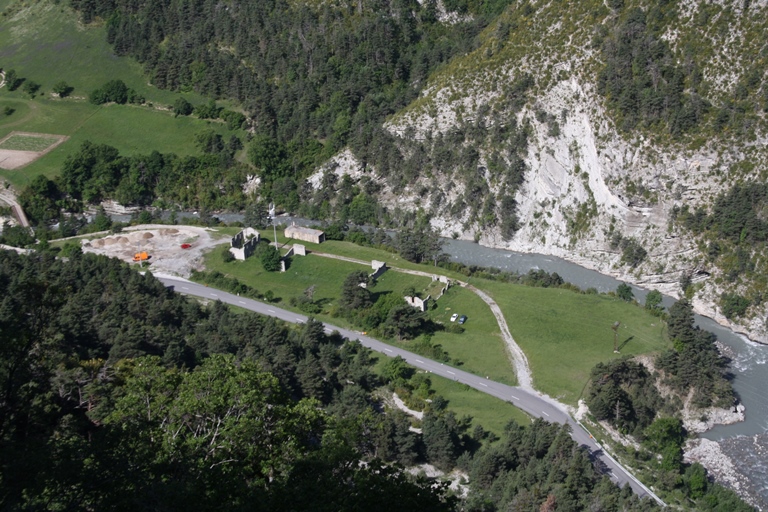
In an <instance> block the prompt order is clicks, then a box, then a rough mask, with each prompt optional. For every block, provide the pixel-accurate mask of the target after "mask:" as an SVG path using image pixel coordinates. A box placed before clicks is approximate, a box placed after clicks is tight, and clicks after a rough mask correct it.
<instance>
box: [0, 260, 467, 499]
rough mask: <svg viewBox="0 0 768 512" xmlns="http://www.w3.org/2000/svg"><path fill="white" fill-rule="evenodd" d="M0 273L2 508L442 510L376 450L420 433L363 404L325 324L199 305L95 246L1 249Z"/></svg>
mask: <svg viewBox="0 0 768 512" xmlns="http://www.w3.org/2000/svg"><path fill="white" fill-rule="evenodd" d="M0 282H2V286H3V290H4V291H5V293H4V294H3V299H2V305H1V307H0V336H2V343H0V351H1V352H2V353H1V354H0V355H1V356H2V357H0V383H1V384H2V395H1V396H0V449H1V450H2V453H3V454H4V456H3V458H2V462H0V475H1V476H2V478H1V479H0V490H1V491H2V492H0V503H1V504H2V507H3V508H4V509H6V510H20V509H29V508H41V509H51V508H81V507H84V506H85V507H88V508H94V509H106V508H109V509H117V510H135V509H136V508H140V509H144V508H146V507H147V506H150V507H151V508H153V509H156V508H163V509H185V508H186V509H188V508H190V507H191V508H194V509H196V510H213V509H220V507H221V506H225V507H226V508H228V509H248V510H253V509H254V507H256V509H257V510H259V509H263V510H274V509H285V508H286V506H287V504H288V503H293V502H294V500H296V502H297V503H304V504H309V503H311V502H312V500H313V499H315V497H316V496H317V495H316V494H315V493H317V492H320V491H322V492H321V494H322V495H323V496H324V497H325V498H326V500H327V501H325V502H323V503H322V504H321V505H318V506H317V507H314V508H315V509H318V510H359V509H360V507H362V508H366V509H367V508H373V509H375V508H376V507H375V504H376V503H381V502H383V501H384V500H385V499H392V498H393V496H394V497H395V499H402V500H404V503H412V504H413V506H415V507H426V509H427V510H449V509H451V508H452V507H451V500H450V499H449V498H447V497H446V496H445V494H444V492H443V490H441V489H440V488H433V486H432V485H431V484H428V483H426V482H423V481H422V482H411V481H410V480H409V479H407V478H405V477H404V476H403V475H402V474H401V473H400V472H399V471H397V470H395V469H394V468H392V469H389V468H386V467H383V466H382V465H381V463H379V462H377V461H375V460H374V458H375V454H376V452H377V450H381V448H379V447H380V446H384V445H387V444H388V443H391V442H392V441H391V440H390V439H389V436H390V435H391V436H399V437H400V438H406V439H405V440H404V441H403V442H406V441H408V439H410V441H408V442H411V443H413V444H414V445H417V443H418V438H417V437H416V435H415V434H414V433H412V432H409V430H408V424H407V422H406V423H405V424H403V422H402V419H401V418H399V416H398V415H397V414H389V415H378V414H375V413H374V408H373V401H372V400H371V398H370V397H369V395H368V393H369V392H370V391H371V390H372V389H373V387H375V386H377V385H379V382H380V380H379V377H378V376H377V375H376V374H374V373H373V372H372V368H371V364H372V359H371V357H370V355H369V352H368V350H367V349H365V348H363V347H362V346H361V345H360V344H359V343H356V342H346V341H345V340H342V339H341V338H339V337H338V336H337V335H326V334H325V333H324V330H323V326H322V324H321V323H319V322H315V321H309V322H307V323H306V324H304V325H303V326H301V327H300V328H298V329H291V328H288V327H286V326H285V324H282V323H281V322H278V321H276V320H274V319H272V318H266V317H260V316H257V315H254V314H233V313H231V312H230V311H229V309H228V308H227V307H226V306H224V305H222V304H221V303H215V304H213V305H211V306H210V307H208V308H204V307H202V306H200V305H199V304H198V303H196V302H194V301H188V300H186V299H185V298H183V297H182V296H180V295H176V294H174V293H173V292H171V291H169V290H168V289H166V288H165V286H163V285H162V284H161V283H160V282H159V281H157V280H155V279H154V278H153V277H152V276H151V275H149V274H147V275H144V276H142V275H140V274H138V273H136V272H135V271H133V270H131V269H130V268H128V266H126V265H125V264H123V263H121V262H119V261H117V260H110V259H107V258H104V257H96V256H91V255H78V254H75V255H73V256H72V257H70V259H69V261H67V262H65V261H61V260H54V259H52V258H50V257H48V256H45V255H43V256H31V257H24V256H19V255H17V254H16V253H13V252H7V251H3V252H0ZM266 372H269V373H266ZM374 425H375V428H373V430H372V431H371V430H368V429H370V428H371V427H374ZM398 425H399V426H398ZM380 433H383V434H380ZM321 439H322V440H323V442H322V443H321V442H320V440H321ZM353 439H356V441H352V440H353ZM359 449H363V451H362V452H361V451H358V450H359ZM414 451H415V455H414V456H415V457H418V456H419V455H418V454H419V453H420V451H419V449H418V448H417V449H416V450H414ZM361 458H362V459H366V460H370V461H371V464H370V465H366V466H360V465H358V462H359V460H361ZM330 475H336V476H335V477H333V478H331V477H330ZM326 477H327V478H326ZM360 486H362V489H364V490H360V488H359V487H360ZM369 487H370V488H369ZM398 496H399V498H398ZM148 503H151V505H148Z"/></svg>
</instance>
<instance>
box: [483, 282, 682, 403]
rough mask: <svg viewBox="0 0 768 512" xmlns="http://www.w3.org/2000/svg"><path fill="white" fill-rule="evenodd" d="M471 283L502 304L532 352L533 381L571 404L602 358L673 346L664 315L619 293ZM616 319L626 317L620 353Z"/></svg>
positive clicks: (511, 324)
mask: <svg viewBox="0 0 768 512" xmlns="http://www.w3.org/2000/svg"><path fill="white" fill-rule="evenodd" d="M472 284H474V285H475V286H477V287H478V288H482V289H484V290H486V291H488V292H490V293H491V295H492V296H493V297H494V299H495V300H496V302H497V303H498V304H499V307H500V308H501V310H502V312H503V313H504V317H505V318H506V320H507V324H508V325H509V330H510V331H511V333H512V336H513V337H514V338H515V340H516V341H517V343H518V344H519V345H520V347H521V348H522V349H523V351H524V352H525V354H526V356H527V357H528V362H529V363H530V366H531V371H532V373H533V383H534V386H535V387H536V388H537V389H539V390H541V391H544V392H545V393H547V394H549V395H551V396H553V397H555V398H557V399H558V400H560V401H562V402H565V403H567V404H571V405H575V404H576V403H577V401H578V399H579V396H580V395H581V392H582V390H583V388H584V385H585V384H586V383H587V380H588V379H589V372H590V371H591V369H592V368H593V367H594V366H595V365H596V364H597V363H599V362H601V361H609V360H611V359H614V358H617V357H623V356H625V355H638V354H649V353H655V352H659V351H661V350H663V349H665V348H667V346H668V342H667V341H666V336H665V334H664V331H665V329H664V326H665V324H664V322H662V320H661V319H659V318H657V317H654V316H652V315H650V314H649V313H647V312H646V311H645V310H644V309H643V308H641V307H638V306H634V305H631V304H628V303H626V302H624V301H622V300H620V299H618V298H615V297H610V296H607V295H588V294H579V293H574V292H572V291H569V290H561V289H556V288H532V287H528V286H520V285H509V284H503V283H497V282H492V281H485V280H473V281H472ZM614 322H621V326H620V328H619V330H618V344H619V347H620V354H614V353H613V330H612V329H611V326H612V325H613V323H614Z"/></svg>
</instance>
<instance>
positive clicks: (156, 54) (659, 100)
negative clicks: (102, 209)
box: [72, 0, 768, 341]
mask: <svg viewBox="0 0 768 512" xmlns="http://www.w3.org/2000/svg"><path fill="white" fill-rule="evenodd" d="M72 5H73V6H74V7H75V8H77V9H79V11H80V14H81V16H82V20H83V21H84V22H86V23H90V22H92V21H93V20H95V21H96V22H97V23H100V22H101V21H100V20H104V21H105V22H106V26H107V32H108V38H109V41H110V42H111V43H112V44H113V46H114V48H115V51H116V52H117V53H118V54H119V55H130V56H133V57H135V58H136V59H138V60H139V61H140V62H141V63H142V64H143V65H144V67H145V72H146V73H147V75H148V77H149V79H150V80H151V81H152V83H154V84H155V85H157V86H159V87H163V88H168V89H171V90H181V91H188V90H195V91H198V92H200V93H203V94H206V95H209V96H215V97H222V98H223V97H228V98H233V99H236V100H239V101H241V102H242V103H243V105H244V106H245V108H246V109H248V111H249V112H250V115H251V117H252V120H253V126H254V129H255V131H256V137H255V139H254V141H253V142H252V143H251V147H250V157H251V163H252V164H253V165H254V166H255V167H256V168H257V173H258V175H259V178H260V181H259V183H260V188H258V192H257V195H258V196H259V197H260V198H262V199H268V200H270V201H273V202H275V203H277V205H278V207H280V208H282V209H284V210H289V211H294V212H297V213H301V214H303V215H306V216H311V217H315V218H326V219H341V220H351V221H353V222H356V223H372V224H389V225H397V224H399V225H405V226H408V225H409V223H411V222H412V220H413V219H414V218H415V216H414V215H411V214H410V212H413V211H421V212H423V213H424V214H426V215H428V216H430V217H431V219H432V225H433V226H434V227H436V228H438V229H439V230H440V231H441V232H442V233H443V234H445V235H449V236H456V237H465V238H474V239H475V240H477V241H479V242H480V243H483V244H488V245H494V246H500V247H507V248H510V249H517V250H523V251H535V252H543V253H547V254H556V255H560V256H563V257H565V258H568V259H571V260H574V261H577V262H579V263H582V264H584V265H586V266H589V267H593V268H597V269H599V270H601V271H603V272H609V273H611V274H613V275H616V276H618V277H620V278H623V279H626V280H629V281H632V282H636V283H640V284H644V285H647V286H650V287H655V288H659V289H660V290H662V291H664V292H666V293H669V294H672V295H675V296H680V295H683V294H685V295H686V296H688V297H689V298H690V299H691V300H692V302H693V304H694V305H695V307H696V308H697V310H698V311H700V312H702V313H704V314H707V315H709V316H712V317H715V318H716V319H718V320H719V321H722V322H724V323H730V324H731V325H732V326H733V327H734V328H736V329H737V330H741V331H744V332H747V333H748V334H749V335H750V337H752V338H754V339H758V340H761V341H768V330H767V329H766V324H765V317H766V306H765V301H764V296H768V278H767V277H765V276H768V272H766V270H768V268H766V263H765V259H764V258H762V257H761V255H762V254H763V253H764V252H765V250H766V249H765V248H766V244H767V243H768V229H764V222H763V218H764V217H765V216H766V212H768V194H765V193H763V192H764V190H763V189H762V188H761V187H762V185H761V183H762V181H764V179H765V166H766V149H765V140H766V138H765V134H766V124H767V123H766V110H768V84H767V83H766V77H765V72H766V63H767V61H768V49H767V47H766V46H765V43H764V34H765V33H766V29H768V27H766V23H768V22H766V19H768V17H767V16H766V14H767V13H766V11H767V10H768V7H767V2H766V1H765V0H761V1H751V2H750V1H744V0H738V1H736V0H733V1H726V0H722V1H713V2H707V3H703V2H694V1H684V2H669V1H667V0H606V1H605V2H600V1H598V0H590V1H585V2H563V1H549V2H547V1H535V2H532V1H516V2H515V1H508V0H497V1H492V0H450V1H437V2H434V1H427V0H425V1H424V2H416V1H415V0H397V1H392V2H381V1H379V0H360V1H356V2H345V1H335V2H323V3H312V4H311V8H310V9H307V8H306V6H305V5H303V4H302V5H301V6H299V5H298V4H297V3H296V2H287V1H281V0H274V1H271V2H264V3H253V4H252V3H239V2H213V1H209V0H194V1H191V2H180V1H177V0H167V1H165V2H146V1H144V2H142V1H139V2H128V1H125V0H110V1H108V2H102V3H94V2H87V1H83V0H77V1H73V2H72ZM333 155H336V156H333ZM323 162H325V164H323V165H322V166H320V167H318V165H319V164H322V163H323ZM345 175H347V176H348V177H347V178H344V176H345ZM737 183H742V184H743V186H742V187H741V188H739V189H734V190H733V191H732V190H731V187H732V186H733V185H735V184H737ZM718 197H719V198H720V199H718ZM717 205H719V206H717ZM726 217H727V218H728V221H727V223H726V224H727V225H724V222H725V221H723V219H724V218H726Z"/></svg>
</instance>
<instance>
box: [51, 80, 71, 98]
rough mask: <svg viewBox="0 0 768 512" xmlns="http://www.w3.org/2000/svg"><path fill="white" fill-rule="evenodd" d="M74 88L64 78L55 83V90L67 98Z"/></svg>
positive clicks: (60, 96)
mask: <svg viewBox="0 0 768 512" xmlns="http://www.w3.org/2000/svg"><path fill="white" fill-rule="evenodd" d="M73 90H74V88H73V87H70V86H69V85H68V84H67V82H65V81H64V80H60V81H58V82H56V83H55V84H53V92H55V93H56V94H58V95H59V98H66V97H67V96H69V94H70V93H71V92H72V91H73Z"/></svg>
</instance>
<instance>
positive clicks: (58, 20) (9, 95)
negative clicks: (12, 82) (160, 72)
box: [0, 0, 242, 188]
mask: <svg viewBox="0 0 768 512" xmlns="http://www.w3.org/2000/svg"><path fill="white" fill-rule="evenodd" d="M0 13H2V14H1V15H2V20H3V22H2V23H1V24H0V48H2V50H0V68H2V69H4V70H6V71H7V70H10V69H13V70H15V71H16V74H17V75H18V76H19V77H21V78H24V79H25V81H34V82H36V83H38V84H40V89H39V91H38V92H37V93H36V94H35V97H33V98H30V95H29V94H27V93H26V92H24V91H23V84H22V86H21V87H19V88H18V89H16V90H15V91H9V90H8V88H7V87H4V88H2V89H0V113H1V112H3V111H4V110H5V109H6V108H10V109H12V111H13V112H12V113H11V114H10V115H6V114H0V138H2V137H4V136H5V135H7V134H8V133H10V132H12V131H27V132H40V133H51V134H57V135H66V136H69V137H70V138H69V140H68V141H67V142H65V143H64V144H62V145H61V146H59V147H58V148H56V149H55V150H54V151H52V152H50V153H48V154H47V155H45V156H43V157H42V158H40V159H39V160H36V161H35V162H33V163H31V164H29V165H27V166H25V167H24V168H22V169H17V170H13V171H7V170H0V176H2V177H3V178H5V179H6V180H8V181H10V182H11V183H12V184H13V185H15V186H16V187H17V188H22V187H23V186H25V185H27V184H29V183H30V182H31V180H32V179H33V178H34V177H35V176H37V175H39V174H43V175H46V176H49V177H52V176H55V175H57V174H58V173H59V172H60V171H61V167H62V164H63V162H64V160H65V159H66V158H67V156H69V155H71V154H73V153H75V152H76V151H77V150H78V149H79V147H80V145H81V144H82V142H84V141H86V140H90V141H93V142H96V143H101V144H108V145H111V146H113V147H115V148H117V149H118V150H120V152H121V154H124V155H135V154H147V153H150V152H151V151H153V150H157V151H162V152H166V153H176V154H178V155H179V156H187V155H194V154H199V153H200V151H199V149H198V148H197V147H196V146H195V137H194V136H195V134H196V133H199V132H201V131H203V130H206V129H214V130H215V131H216V132H217V133H220V134H222V135H224V136H226V137H229V136H230V135H231V134H232V133H234V132H232V131H229V130H227V129H226V127H225V125H224V124H223V123H221V122H212V121H203V120H200V119H194V118H191V117H183V116H179V117H174V115H173V113H171V112H170V111H168V105H170V104H172V103H173V102H174V101H175V100H176V99H177V98H179V97H180V96H181V95H180V94H178V93H174V92H172V91H167V90H161V89H158V88H156V87H153V86H151V85H150V84H149V83H148V81H147V79H146V77H145V76H144V73H143V71H142V69H141V66H140V65H139V64H138V63H137V62H136V61H135V60H133V59H131V58H130V57H117V56H116V55H115V54H114V52H113V50H112V48H111V47H110V46H109V44H108V43H107V41H106V31H105V27H104V25H103V24H98V23H92V24H89V25H88V26H84V25H83V24H82V23H80V22H79V21H78V18H77V15H76V13H75V12H74V11H72V9H71V8H69V7H68V6H66V4H58V3H55V2H48V1H36V2H19V1H15V0H1V1H0ZM114 79H120V80H123V81H124V82H125V83H126V84H127V85H128V86H129V87H130V88H133V89H134V90H136V91H137V92H138V93H139V94H141V95H143V96H144V97H145V98H146V104H145V105H143V106H135V105H107V106H97V105H93V104H91V103H89V102H88V101H87V99H86V98H87V96H88V95H89V94H90V92H91V91H92V90H94V89H97V88H98V87H100V86H102V85H103V84H104V83H106V82H108V81H109V80H114ZM62 80H63V81H64V82H66V83H67V84H68V85H69V86H70V87H72V88H73V89H72V92H71V93H70V95H69V96H68V97H66V98H61V99H60V98H56V97H54V96H52V94H51V89H52V87H53V85H54V84H55V83H57V82H59V81H62ZM183 96H184V97H185V98H187V100H188V101H189V102H190V103H193V104H196V105H197V104H202V103H204V102H205V101H207V100H205V99H204V98H203V97H202V96H200V95H198V94H196V93H194V92H188V93H184V95H183ZM241 135H242V134H241Z"/></svg>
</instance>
